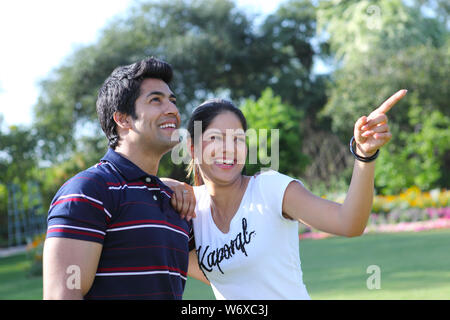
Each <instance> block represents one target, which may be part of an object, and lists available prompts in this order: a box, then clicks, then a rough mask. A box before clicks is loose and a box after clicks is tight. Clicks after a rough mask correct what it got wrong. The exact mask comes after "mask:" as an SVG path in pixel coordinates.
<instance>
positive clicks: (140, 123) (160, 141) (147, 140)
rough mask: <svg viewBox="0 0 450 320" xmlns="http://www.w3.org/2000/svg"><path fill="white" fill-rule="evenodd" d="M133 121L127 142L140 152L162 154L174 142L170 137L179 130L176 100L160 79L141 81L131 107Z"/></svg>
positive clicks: (173, 144) (174, 143) (175, 142)
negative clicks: (138, 92)
mask: <svg viewBox="0 0 450 320" xmlns="http://www.w3.org/2000/svg"><path fill="white" fill-rule="evenodd" d="M135 110H136V117H137V118H136V119H133V120H132V127H133V128H132V129H133V130H131V134H132V136H131V141H132V142H133V143H138V144H139V145H140V146H141V147H142V148H143V149H144V150H145V149H147V150H148V149H151V150H153V151H157V152H162V153H165V152H167V151H169V150H170V149H171V148H173V147H174V146H175V145H176V144H177V143H178V141H177V140H175V141H172V139H171V136H172V134H173V133H174V131H175V130H176V129H177V128H179V126H180V116H179V113H178V109H177V106H176V97H175V95H174V94H173V92H172V91H171V90H170V88H169V86H168V85H167V84H166V83H165V82H164V81H162V80H160V79H144V80H143V81H142V83H141V87H140V95H139V98H137V100H136V103H135Z"/></svg>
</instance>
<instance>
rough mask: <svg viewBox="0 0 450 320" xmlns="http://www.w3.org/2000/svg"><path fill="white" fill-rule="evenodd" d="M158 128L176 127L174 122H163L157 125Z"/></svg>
mask: <svg viewBox="0 0 450 320" xmlns="http://www.w3.org/2000/svg"><path fill="white" fill-rule="evenodd" d="M159 127H160V128H162V129H164V128H176V125H175V123H165V124H162V125H160V126H159Z"/></svg>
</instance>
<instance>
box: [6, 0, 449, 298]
mask: <svg viewBox="0 0 450 320" xmlns="http://www.w3.org/2000/svg"><path fill="white" fill-rule="evenodd" d="M261 3H263V2H261ZM276 3H277V5H276V7H275V8H274V9H273V10H271V11H269V12H264V13H261V12H260V11H258V10H257V6H255V7H249V6H242V5H241V4H240V3H239V1H237V2H234V1H227V0H198V1H181V0H174V1H132V2H131V3H130V5H129V7H128V8H126V9H123V10H122V11H121V12H120V14H118V15H116V16H115V17H114V18H111V19H109V20H108V21H107V22H106V23H105V24H104V25H103V26H102V28H101V30H100V31H99V32H98V36H97V37H96V39H95V40H93V41H91V42H89V43H83V44H79V45H77V46H74V47H72V48H71V49H70V52H69V53H68V54H67V55H66V56H65V58H64V59H63V60H62V61H60V62H59V63H58V64H57V65H56V66H54V67H53V68H51V70H48V73H47V74H46V75H45V76H44V77H42V79H40V81H39V83H38V97H37V98H36V99H35V101H33V106H32V116H31V121H30V122H29V123H26V124H8V123H5V121H4V120H2V119H3V118H4V117H2V114H4V113H5V114H6V110H7V109H8V110H14V109H15V105H14V104H8V105H6V104H4V103H2V105H1V106H0V112H1V113H0V299H40V298H42V277H41V273H42V270H41V264H42V262H41V259H42V243H43V239H44V236H43V233H45V228H46V226H45V219H46V213H47V210H48V207H49V204H50V201H51V199H52V197H53V195H54V194H55V192H56V191H57V189H58V188H59V186H60V185H62V184H63V183H64V182H65V181H66V180H67V179H69V178H70V177H71V176H73V175H74V174H75V173H77V172H78V171H81V170H83V169H85V168H87V167H89V166H91V165H93V164H95V163H96V162H97V161H98V159H99V158H100V157H101V156H102V155H103V154H104V153H105V151H106V148H107V143H106V139H105V137H104V135H103V133H102V131H101V129H100V127H99V125H98V122H97V116H96V112H95V101H96V97H97V91H98V89H99V87H100V85H101V84H102V82H103V81H104V79H105V78H106V77H107V76H108V75H109V74H110V73H111V72H112V70H113V69H114V68H115V67H116V66H118V65H124V64H130V63H133V62H135V61H137V60H140V59H142V58H144V57H147V56H156V57H159V58H162V59H164V60H166V61H168V62H170V63H171V64H172V66H173V68H174V70H175V76H174V81H173V85H172V89H173V91H174V92H175V93H176V95H177V104H178V108H179V110H180V112H181V114H182V119H183V126H184V125H185V124H186V121H187V119H188V118H189V115H190V113H191V112H192V110H193V109H194V108H195V107H196V106H197V105H198V104H199V103H200V102H202V101H203V100H205V99H206V98H210V97H213V96H214V97H216V96H219V97H223V98H227V99H231V100H232V101H234V102H235V104H236V105H238V106H239V107H240V108H241V109H242V110H243V112H244V114H245V115H246V117H247V120H248V122H249V127H252V128H257V129H273V128H277V129H279V130H280V140H279V150H280V152H279V154H280V158H279V171H280V172H282V173H284V174H287V175H291V176H293V177H297V178H299V179H300V180H302V181H303V182H304V184H305V185H306V186H307V187H308V188H309V189H310V190H311V191H313V192H314V193H315V194H317V195H320V196H322V197H325V198H328V199H332V200H335V201H343V199H344V197H345V192H346V190H347V187H348V184H349V181H350V178H351V171H352V167H353V166H352V163H353V161H354V160H353V157H352V155H351V154H350V152H349V150H348V141H349V139H350V137H351V136H352V133H353V125H354V122H355V121H356V120H357V119H358V118H359V117H360V116H361V115H367V114H368V113H369V112H370V111H371V110H373V109H374V108H375V107H377V106H378V105H380V104H381V103H382V102H383V101H384V100H385V99H387V98H388V97H389V96H390V95H391V94H393V93H394V92H396V91H397V90H399V89H403V88H405V89H408V94H407V96H406V97H405V98H403V99H402V100H401V101H400V102H399V103H398V104H397V105H396V106H395V108H394V109H393V110H391V111H390V112H389V114H388V116H389V125H390V129H391V131H392V133H393V139H392V140H391V142H390V143H389V144H388V145H387V146H385V147H384V148H383V150H382V151H381V152H380V156H379V158H378V159H377V166H376V173H375V190H376V192H375V195H374V206H373V213H372V214H371V216H370V219H369V223H368V227H367V229H366V234H364V235H363V236H362V237H358V238H348V239H347V238H342V237H330V236H329V235H326V234H323V233H320V232H317V230H311V229H309V228H307V227H306V226H303V225H301V226H300V229H299V238H300V254H301V259H302V269H303V274H304V282H305V284H306V286H307V288H308V290H309V292H310V294H311V297H312V298H313V299H449V298H450V250H449V245H450V192H449V191H448V189H449V185H450V130H449V127H450V107H449V102H450V97H449V88H450V86H449V78H450V77H449V75H450V60H449V57H450V49H449V42H450V40H449V20H448V14H449V10H450V6H449V4H448V2H447V1H445V0H442V1H441V0H404V1H401V0H389V1H388V0H380V1H351V0H349V1H338V0H333V1H324V0H323V1H319V0H317V1H303V0H290V1H289V0H287V1H279V2H276ZM252 8H253V9H252ZM83 10H85V11H86V12H87V11H89V10H90V6H89V5H84V8H83ZM93 10H94V9H93ZM95 10H101V9H98V8H96V9H95ZM4 12H5V11H3V14H5V13H4ZM36 14H39V12H36ZM91 14H92V12H91ZM94 14H95V12H94ZM23 23H24V24H26V21H23ZM78 23H79V24H80V25H82V24H83V17H82V16H80V17H79V19H78ZM32 27H33V26H31V25H30V26H29V28H32ZM54 28H58V26H57V25H55V26H54ZM4 31H5V30H2V32H4ZM7 31H8V32H10V33H14V31H15V30H14V28H13V29H11V30H7ZM42 36H43V37H45V35H42ZM12 48H13V49H14V47H12ZM9 49H11V47H9ZM29 50H30V52H29V54H28V57H29V59H25V60H18V61H8V63H9V64H11V65H14V64H18V65H24V64H25V65H26V64H39V61H36V60H33V59H32V53H33V48H29ZM36 50H37V49H36ZM15 76H16V77H15V78H14V77H12V76H11V78H14V79H20V78H21V77H23V78H26V77H27V74H26V73H24V74H22V75H21V77H17V75H15ZM1 79H2V82H0V95H2V94H3V93H5V90H4V89H3V88H7V85H6V84H5V83H4V81H6V80H3V79H8V77H2V78H1ZM2 91H3V92H2ZM24 95H25V93H24ZM16 99H17V101H20V100H21V99H22V97H21V95H20V94H19V95H17V96H16ZM2 101H4V100H2ZM24 116H25V115H24ZM270 142H271V141H270V136H269V139H268V145H269V146H270ZM268 154H269V155H270V148H269V153H268ZM263 158H264V155H263V154H261V155H260V159H259V160H260V162H259V163H261V162H264V160H265V159H263ZM258 169H259V166H258V165H247V173H248V174H251V173H253V172H256V171H257V170H258ZM158 175H159V176H168V177H172V178H176V179H179V180H186V177H185V176H186V173H185V167H184V166H183V165H174V164H173V163H172V162H171V159H170V153H169V154H168V155H167V156H165V157H164V158H163V160H162V161H161V163H160V168H159V172H158ZM15 249H17V250H15ZM21 249H23V250H21ZM15 251H17V253H16V254H13V253H11V252H15ZM373 265H375V266H378V267H379V268H380V271H381V287H380V288H378V289H373V288H372V289H370V288H369V287H370V286H369V285H368V284H369V283H368V278H369V277H370V273H368V271H367V270H368V269H367V268H368V267H369V266H373ZM185 298H187V299H201V298H203V299H209V298H213V296H212V293H211V290H210V289H209V288H207V287H205V286H203V285H202V284H201V283H198V282H197V281H195V280H192V279H189V280H188V283H187V289H186V295H185Z"/></svg>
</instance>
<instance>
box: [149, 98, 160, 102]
mask: <svg viewBox="0 0 450 320" xmlns="http://www.w3.org/2000/svg"><path fill="white" fill-rule="evenodd" d="M160 101H161V99H160V98H159V97H154V98H152V99H151V100H150V102H160Z"/></svg>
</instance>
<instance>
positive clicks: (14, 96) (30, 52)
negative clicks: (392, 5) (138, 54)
mask: <svg viewBox="0 0 450 320" xmlns="http://www.w3.org/2000/svg"><path fill="white" fill-rule="evenodd" d="M133 2H134V1H133V0H76V1H74V0H39V1H33V0H14V1H0V41H1V47H2V49H1V50H0V115H1V117H3V127H8V126H10V125H29V124H31V121H32V112H31V110H32V106H33V105H34V104H35V102H36V100H37V98H38V96H39V90H38V86H37V84H38V82H39V80H40V79H43V78H45V77H46V76H47V75H48V73H49V72H50V71H51V70H52V69H53V68H55V67H57V66H58V65H59V64H60V63H61V62H62V61H63V59H64V58H65V57H67V56H68V55H70V54H71V53H72V52H73V50H74V48H76V46H77V45H80V44H88V43H92V42H95V40H96V39H97V36H98V34H99V31H100V30H101V29H102V27H103V26H105V24H106V23H107V22H108V21H109V20H110V19H111V18H112V17H115V16H117V15H121V14H123V13H124V12H125V11H126V9H127V8H128V7H129V6H130V5H131V4H132V3H133ZM281 2H283V1H281V0H271V1H267V0H237V1H236V3H237V5H238V6H239V7H242V8H244V9H247V10H249V11H251V12H255V13H261V14H267V13H270V12H273V11H274V10H276V8H277V7H278V5H279V4H280V3H281Z"/></svg>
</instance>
